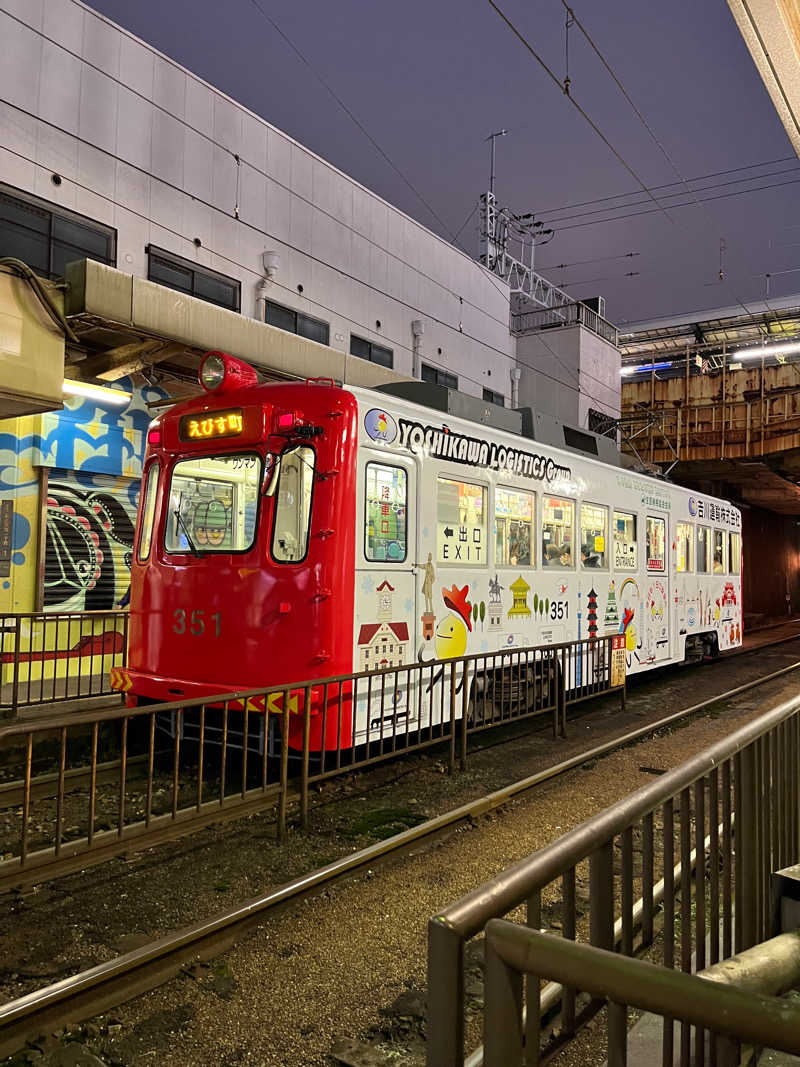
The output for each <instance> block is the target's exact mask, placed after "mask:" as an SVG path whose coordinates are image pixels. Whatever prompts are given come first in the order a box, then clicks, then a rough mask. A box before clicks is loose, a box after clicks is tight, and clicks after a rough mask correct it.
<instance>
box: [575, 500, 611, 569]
mask: <svg viewBox="0 0 800 1067" xmlns="http://www.w3.org/2000/svg"><path fill="white" fill-rule="evenodd" d="M607 538H608V508H604V507H603V506H602V505H600V504H581V562H582V565H583V566H584V567H601V568H602V569H603V570H605V569H606V567H607V566H608V562H607V556H606V539H607Z"/></svg>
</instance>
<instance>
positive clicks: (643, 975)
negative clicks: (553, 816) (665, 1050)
mask: <svg viewBox="0 0 800 1067" xmlns="http://www.w3.org/2000/svg"><path fill="white" fill-rule="evenodd" d="M797 939H798V934H797V933H793V934H783V935H780V936H779V937H776V938H773V939H772V940H771V941H769V942H767V944H766V945H763V946H760V947H759V948H758V949H756V950H753V949H751V950H750V953H748V952H744V953H742V955H741V956H739V957H736V963H737V964H743V965H744V966H737V967H731V971H732V974H731V975H730V976H726V984H717V982H718V981H719V977H720V976H717V975H715V973H714V971H715V969H714V968H712V969H711V970H706V971H703V972H702V974H700V975H689V974H684V973H682V972H681V971H673V970H668V969H667V968H665V967H658V966H656V965H654V964H652V963H648V962H645V961H644V960H638V959H631V958H629V957H627V956H623V955H620V954H619V953H615V952H608V951H606V950H604V949H600V948H594V947H593V946H592V945H582V944H577V943H576V942H574V941H570V940H567V939H566V938H561V937H554V936H553V935H552V934H544V933H540V932H539V931H537V930H530V929H527V928H526V927H524V926H520V925H518V924H517V923H511V922H506V921H505V920H503V919H491V920H490V921H489V923H488V925H487V927H486V989H485V996H484V1000H485V1004H486V1009H485V1018H486V1025H485V1028H484V1061H483V1062H484V1064H485V1067H514V1065H515V1064H520V1065H521V1064H522V1063H523V1062H524V1059H523V1057H524V1054H525V1043H524V1028H523V1020H522V1011H521V1007H522V987H523V978H524V976H530V977H531V978H536V980H537V981H538V980H539V979H555V980H557V981H558V982H559V983H560V984H561V985H562V986H567V987H572V988H574V987H575V986H576V985H580V987H581V988H582V989H583V990H584V991H585V992H586V993H587V994H591V995H592V996H595V997H600V998H602V999H604V1000H606V1001H607V1006H608V1039H607V1045H608V1060H607V1064H608V1067H625V1064H627V1062H628V1051H629V1042H628V1018H627V1016H628V1008H629V1007H635V1008H640V1009H644V1010H645V1011H647V1012H651V1013H653V1014H654V1015H657V1016H661V1017H662V1018H663V1019H664V1020H665V1022H666V1021H667V1020H669V1022H668V1024H667V1025H669V1026H672V1025H673V1020H678V1021H679V1022H680V1023H681V1024H682V1025H683V1026H684V1027H688V1026H694V1027H696V1029H697V1032H698V1034H704V1033H706V1032H708V1036H709V1045H708V1049H707V1051H708V1052H709V1057H708V1058H709V1061H710V1062H711V1063H714V1064H715V1065H716V1067H738V1065H739V1063H740V1060H741V1051H740V1045H741V1043H742V1042H747V1043H749V1044H752V1045H755V1046H756V1047H758V1048H769V1049H780V1050H781V1051H783V1052H791V1053H800V1009H799V1008H797V1007H796V1006H794V1005H792V1004H787V1003H786V1002H785V1001H784V1002H781V1001H779V1000H778V999H777V998H776V996H775V995H774V994H773V995H771V996H767V995H764V993H766V991H767V989H768V987H769V985H770V973H769V972H770V971H773V972H775V971H777V972H778V973H779V974H780V975H781V977H784V976H785V977H786V978H787V983H786V984H785V989H790V988H792V985H793V984H794V983H796V981H797V980H798V978H800V972H798V966H797V963H798V960H797V955H798V953H797ZM750 954H755V955H756V956H757V959H756V960H755V961H754V964H755V966H752V965H751V968H750V973H746V967H747V960H746V958H747V956H748V955H750ZM737 972H742V973H741V978H742V982H741V987H737V983H736V979H737ZM759 972H760V973H759ZM759 987H760V988H759ZM785 989H784V988H781V989H780V991H781V992H783V991H785ZM705 1052H706V1046H705V1042H704V1041H703V1040H702V1039H701V1041H700V1042H699V1043H698V1044H697V1045H696V1053H698V1054H699V1055H697V1056H696V1062H702V1061H703V1059H704V1053H705ZM669 1062H670V1064H671V1063H672V1060H670V1061H669ZM682 1062H684V1061H682Z"/></svg>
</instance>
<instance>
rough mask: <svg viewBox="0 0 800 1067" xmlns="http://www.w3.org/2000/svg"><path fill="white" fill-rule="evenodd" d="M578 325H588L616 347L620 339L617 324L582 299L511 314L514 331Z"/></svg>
mask: <svg viewBox="0 0 800 1067" xmlns="http://www.w3.org/2000/svg"><path fill="white" fill-rule="evenodd" d="M576 325H581V326H586V327H587V329H589V330H591V331H592V333H596V334H597V336H598V337H602V338H603V339H604V340H605V341H608V342H610V343H611V344H612V345H614V346H615V347H616V345H617V342H618V340H619V334H618V332H617V328H616V326H614V325H612V323H610V322H609V321H608V319H604V318H603V316H602V315H598V313H597V312H596V311H594V310H593V309H592V308H590V307H587V306H586V304H582V303H581V302H580V301H577V302H576V303H574V304H559V305H558V306H557V307H553V308H539V309H538V310H537V311H522V312H518V313H516V314H512V316H511V331H512V333H527V332H529V331H530V330H542V329H548V328H551V327H559V326H576Z"/></svg>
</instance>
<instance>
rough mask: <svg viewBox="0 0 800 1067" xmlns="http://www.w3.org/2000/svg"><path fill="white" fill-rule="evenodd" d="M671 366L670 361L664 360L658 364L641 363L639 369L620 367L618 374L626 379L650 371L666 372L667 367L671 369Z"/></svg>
mask: <svg viewBox="0 0 800 1067" xmlns="http://www.w3.org/2000/svg"><path fill="white" fill-rule="evenodd" d="M671 366H672V360H671V359H666V360H662V361H661V362H660V363H642V365H641V366H639V367H631V366H628V367H621V368H620V374H621V375H622V376H623V377H627V376H628V375H630V374H644V373H645V372H647V371H651V370H666V368H667V367H671Z"/></svg>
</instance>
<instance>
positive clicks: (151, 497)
mask: <svg viewBox="0 0 800 1067" xmlns="http://www.w3.org/2000/svg"><path fill="white" fill-rule="evenodd" d="M157 489H158V464H157V463H152V464H151V465H150V469H149V470H148V472H147V482H146V483H145V489H144V507H143V508H142V528H141V530H140V531H139V553H138V558H139V562H140V563H142V562H144V560H146V559H147V557H148V556H149V555H150V544H151V542H152V540H153V519H154V518H155V515H156V490H157Z"/></svg>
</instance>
